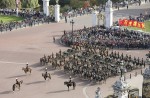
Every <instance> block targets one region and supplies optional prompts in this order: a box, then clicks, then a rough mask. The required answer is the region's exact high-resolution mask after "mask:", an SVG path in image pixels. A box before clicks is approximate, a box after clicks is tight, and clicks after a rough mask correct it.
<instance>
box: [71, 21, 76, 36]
mask: <svg viewBox="0 0 150 98" xmlns="http://www.w3.org/2000/svg"><path fill="white" fill-rule="evenodd" d="M70 23H71V24H72V34H73V25H74V23H75V22H74V21H73V19H72V20H71V21H70Z"/></svg>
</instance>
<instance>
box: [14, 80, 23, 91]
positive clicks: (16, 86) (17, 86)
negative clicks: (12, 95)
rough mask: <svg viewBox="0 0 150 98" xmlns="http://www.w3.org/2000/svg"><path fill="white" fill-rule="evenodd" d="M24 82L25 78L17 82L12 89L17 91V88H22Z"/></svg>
mask: <svg viewBox="0 0 150 98" xmlns="http://www.w3.org/2000/svg"><path fill="white" fill-rule="evenodd" d="M22 83H23V80H21V81H19V84H17V83H15V84H13V86H12V90H13V91H15V89H16V88H17V89H18V90H20V85H21V84H22Z"/></svg>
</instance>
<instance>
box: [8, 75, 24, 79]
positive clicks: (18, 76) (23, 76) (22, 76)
mask: <svg viewBox="0 0 150 98" xmlns="http://www.w3.org/2000/svg"><path fill="white" fill-rule="evenodd" d="M25 76H26V75H25V74H24V75H17V76H11V77H7V78H8V79H10V78H19V77H25Z"/></svg>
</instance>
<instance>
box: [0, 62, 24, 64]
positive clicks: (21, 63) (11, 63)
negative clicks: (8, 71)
mask: <svg viewBox="0 0 150 98" xmlns="http://www.w3.org/2000/svg"><path fill="white" fill-rule="evenodd" d="M0 63H7V64H26V63H17V62H6V61H0Z"/></svg>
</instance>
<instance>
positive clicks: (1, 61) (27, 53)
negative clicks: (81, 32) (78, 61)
mask: <svg viewBox="0 0 150 98" xmlns="http://www.w3.org/2000/svg"><path fill="white" fill-rule="evenodd" d="M141 7H143V6H141ZM142 9H144V8H142ZM129 10H130V9H129ZM129 10H128V11H126V12H125V13H129ZM131 10H132V9H131ZM119 12H120V13H121V12H122V11H118V13H119ZM116 13H117V11H116ZM139 13H140V12H139ZM70 20H71V19H70ZM91 20H92V18H91V16H90V15H89V16H88V15H87V16H83V17H77V18H75V19H74V21H75V25H74V29H80V28H83V26H91V25H92V22H91ZM64 30H71V24H70V23H64V21H61V22H60V23H51V24H44V25H40V26H35V27H28V28H26V29H19V30H14V31H12V32H9V31H8V32H5V33H4V34H1V35H0V67H1V68H0V98H86V96H85V93H83V92H86V94H87V96H88V97H89V98H94V91H95V90H96V88H97V87H98V86H100V87H101V90H102V94H103V96H106V95H108V94H111V93H112V92H113V90H112V88H111V85H112V84H113V83H114V82H115V81H116V80H117V79H118V78H119V77H115V78H110V79H108V80H107V82H106V84H103V85H98V84H96V85H94V84H92V83H90V84H89V83H88V81H84V80H82V79H79V78H77V77H73V79H74V81H76V82H77V88H76V90H75V91H74V90H71V91H69V92H68V91H67V87H66V86H64V85H63V82H64V81H68V77H69V75H66V74H64V72H63V70H51V69H50V68H49V67H48V69H49V72H50V73H51V74H52V80H50V81H44V79H43V78H42V76H41V73H42V72H44V68H45V67H46V66H41V65H40V64H39V58H40V57H42V56H43V55H44V54H46V55H48V54H51V53H52V52H53V53H56V52H58V51H59V50H60V49H61V50H62V51H64V50H66V49H68V47H64V46H62V45H60V44H59V42H58V41H59V40H58V39H59V37H60V36H61V35H62V34H63V31H64ZM54 36H55V37H56V42H55V43H53V37H54ZM116 51H120V52H124V53H127V54H132V56H136V57H137V56H139V57H140V58H142V57H143V58H145V54H146V53H147V52H148V50H130V51H125V50H116ZM26 62H28V63H29V66H30V67H31V68H32V69H33V72H32V74H31V75H25V74H24V73H23V71H22V70H21V69H22V67H25V64H26ZM15 78H19V80H23V81H24V83H23V85H22V86H21V90H20V91H16V92H14V93H13V92H12V85H13V83H15ZM85 87H86V89H85ZM88 97H87V98H88Z"/></svg>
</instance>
